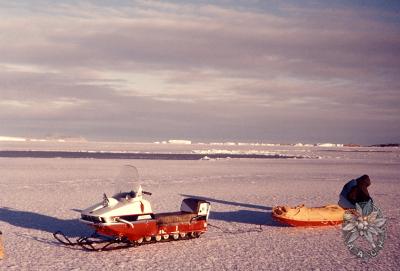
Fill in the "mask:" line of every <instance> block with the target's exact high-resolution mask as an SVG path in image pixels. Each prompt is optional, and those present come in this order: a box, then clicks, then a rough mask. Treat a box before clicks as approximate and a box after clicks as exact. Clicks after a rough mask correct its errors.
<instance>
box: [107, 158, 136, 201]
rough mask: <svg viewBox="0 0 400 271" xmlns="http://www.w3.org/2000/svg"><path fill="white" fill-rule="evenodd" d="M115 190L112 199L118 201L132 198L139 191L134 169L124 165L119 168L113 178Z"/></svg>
mask: <svg viewBox="0 0 400 271" xmlns="http://www.w3.org/2000/svg"><path fill="white" fill-rule="evenodd" d="M114 183H115V190H114V194H113V196H112V197H113V198H115V199H117V200H120V199H124V198H134V197H135V195H136V193H137V192H138V191H139V190H140V183H139V173H138V170H137V169H136V167H134V166H131V165H125V166H123V167H122V168H121V170H120V172H119V174H118V175H117V177H116V178H115V181H114Z"/></svg>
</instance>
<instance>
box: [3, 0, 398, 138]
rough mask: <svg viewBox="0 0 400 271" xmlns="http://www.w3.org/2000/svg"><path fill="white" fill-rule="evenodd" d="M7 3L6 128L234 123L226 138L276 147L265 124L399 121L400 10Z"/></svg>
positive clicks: (178, 127)
mask: <svg viewBox="0 0 400 271" xmlns="http://www.w3.org/2000/svg"><path fill="white" fill-rule="evenodd" d="M2 5H3V8H2V10H3V11H2V12H1V11H0V14H1V15H2V16H4V18H6V19H5V20H4V23H3V24H1V25H0V33H2V34H1V36H0V51H1V52H2V54H1V55H2V56H1V58H0V99H1V101H2V102H1V103H0V105H1V108H0V113H1V114H2V120H3V121H4V122H6V123H11V122H13V121H15V120H18V121H22V119H23V118H27V119H30V120H31V121H32V122H35V120H38V119H40V120H45V121H46V126H47V127H52V122H51V121H56V120H59V121H60V122H62V121H67V122H69V123H71V125H74V126H76V128H75V129H76V130H78V127H79V126H80V125H81V121H82V120H84V121H87V125H93V127H97V128H96V129H97V130H96V129H94V130H93V132H92V134H96V133H98V131H99V129H100V128H98V127H101V126H102V124H101V122H103V121H107V122H108V123H113V125H117V124H118V125H119V126H120V127H119V128H118V129H116V130H119V131H118V132H116V133H124V132H123V131H122V127H126V126H129V125H128V123H129V122H130V120H131V119H134V120H135V124H137V125H139V126H141V127H142V128H141V130H142V131H146V130H151V131H154V135H157V134H163V131H164V132H165V133H173V131H180V132H181V133H185V132H187V131H188V130H192V132H191V134H196V133H197V134H200V133H202V130H208V131H212V130H213V128H214V127H221V125H222V127H225V130H221V131H220V134H221V135H222V134H224V135H229V134H232V133H233V134H235V133H236V134H239V133H240V134H242V136H246V132H239V131H242V130H246V131H248V132H249V134H247V136H249V137H259V138H263V137H265V136H266V135H268V134H269V132H267V131H270V129H269V128H268V127H265V126H273V125H278V126H284V125H286V126H287V127H286V128H285V129H283V130H282V133H283V132H286V133H287V131H288V129H289V128H288V127H290V124H291V123H293V122H294V123H306V124H307V125H306V126H307V127H313V128H314V129H315V127H320V129H319V130H321V131H323V130H324V129H325V128H326V126H325V125H324V123H326V122H327V121H334V116H336V117H340V118H343V119H344V120H343V121H342V122H343V123H344V122H345V123H346V127H347V128H348V127H350V126H351V124H353V125H355V126H356V127H359V126H360V125H362V126H363V127H364V128H365V129H369V130H374V129H375V128H374V127H378V126H379V127H380V125H381V124H382V123H386V124H388V125H389V124H390V125H391V124H392V122H393V119H396V117H394V116H395V115H398V113H400V112H399V109H398V107H397V104H398V102H399V100H400V97H399V96H400V95H399V92H398V89H399V83H398V79H397V77H398V74H399V71H400V62H399V61H398V58H399V55H400V46H399V45H400V28H399V27H398V24H399V22H398V20H397V19H396V17H395V15H396V14H395V11H391V10H390V9H374V8H369V7H367V8H359V7H354V6H346V5H344V6H335V7H331V8H329V9H326V8H324V5H322V4H321V5H316V6H306V8H303V7H301V5H300V4H297V5H296V4H281V3H279V2H273V3H272V4H271V5H272V6H273V7H274V8H273V9H271V10H268V9H267V8H257V6H246V4H243V3H242V5H240V6H233V5H232V3H230V2H229V1H228V2H227V4H201V3H189V2H186V3H185V4H178V3H173V2H169V3H166V2H158V1H135V2H134V3H131V2H129V3H127V2H123V3H121V4H120V5H118V6H117V5H115V6H113V5H110V4H108V5H106V4H104V5H100V4H98V3H95V2H80V3H76V4H70V3H69V2H65V3H62V2H60V3H58V4H54V3H51V2H43V3H42V6H40V8H35V7H32V6H30V5H29V4H26V3H24V2H17V4H13V3H6V4H5V3H3V4H2ZM43 104H46V106H43ZM321 112H322V113H323V114H321ZM78 119H80V120H79V121H78ZM265 119H267V120H265ZM368 121H372V122H373V123H371V122H370V123H368ZM191 122H195V123H196V125H197V126H198V127H199V128H198V129H196V128H194V127H193V125H191V124H190V123H191ZM21 123H22V122H21ZM53 123H54V122H53ZM90 123H91V124H90ZM24 124H26V123H24ZM16 125H17V126H18V123H17V124H16ZM22 126H23V125H22V124H21V125H19V127H22ZM154 126H157V127H159V129H158V130H157V129H154ZM258 126H260V127H258ZM334 126H337V127H339V126H340V125H339V124H334ZM32 127H34V125H32ZM53 127H54V126H53ZM152 127H153V128H152ZM162 127H165V128H162ZM200 127H202V129H200ZM263 127H264V128H263ZM322 127H324V128H322ZM369 127H370V128H369ZM396 127H398V126H396ZM42 128H43V127H40V128H37V129H38V130H39V129H42ZM342 128H343V127H342ZM32 129H34V128H32ZM49 129H50V128H49ZM57 129H62V126H61V125H60V127H57ZM15 130H18V129H17V127H16V128H15ZM100 130H101V129H100ZM156 130H157V131H156ZM214 130H215V129H214ZM289 130H290V129H289ZM325 130H326V129H325ZM167 131H169V132H167ZM399 131H400V129H397V128H396V130H395V132H393V130H391V131H388V133H390V134H391V137H393V135H397V136H398V135H399ZM214 132H215V131H214ZM88 133H89V132H88ZM293 133H294V135H293V137H295V136H296V135H295V132H293ZM110 134H111V132H110ZM127 134H128V133H127ZM127 134H126V135H125V137H128V135H127ZM142 134H143V135H144V134H145V132H142ZM275 137H279V133H276V135H275ZM371 138H372V137H371Z"/></svg>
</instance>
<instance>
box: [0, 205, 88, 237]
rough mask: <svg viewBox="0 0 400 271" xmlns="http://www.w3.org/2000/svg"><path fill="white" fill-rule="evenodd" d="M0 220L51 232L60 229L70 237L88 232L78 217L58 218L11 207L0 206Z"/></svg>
mask: <svg viewBox="0 0 400 271" xmlns="http://www.w3.org/2000/svg"><path fill="white" fill-rule="evenodd" d="M0 220H1V221H4V222H6V223H9V224H11V225H14V226H16V227H21V228H26V229H34V230H39V231H45V232H49V233H53V232H56V231H58V230H59V231H62V232H64V233H65V234H66V235H68V236H70V237H79V236H82V235H85V234H88V233H89V232H90V230H89V229H88V227H85V226H84V225H82V224H81V223H79V221H78V219H66V220H64V219H59V218H56V217H51V216H47V215H43V214H38V213H34V212H28V211H19V210H15V209H12V208H7V207H3V208H0Z"/></svg>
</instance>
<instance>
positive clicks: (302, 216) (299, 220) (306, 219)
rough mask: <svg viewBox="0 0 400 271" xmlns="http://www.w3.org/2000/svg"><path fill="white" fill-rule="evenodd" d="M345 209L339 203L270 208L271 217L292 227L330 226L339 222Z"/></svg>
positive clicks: (341, 220)
mask: <svg viewBox="0 0 400 271" xmlns="http://www.w3.org/2000/svg"><path fill="white" fill-rule="evenodd" d="M344 212H345V210H344V209H343V208H342V207H340V206H339V205H326V206H322V207H305V206H304V204H303V205H298V206H296V207H288V206H277V207H274V208H273V209H272V217H273V218H274V219H275V220H277V221H279V222H281V223H284V224H287V225H289V226H293V227H315V226H331V225H337V224H341V223H342V222H343V215H344Z"/></svg>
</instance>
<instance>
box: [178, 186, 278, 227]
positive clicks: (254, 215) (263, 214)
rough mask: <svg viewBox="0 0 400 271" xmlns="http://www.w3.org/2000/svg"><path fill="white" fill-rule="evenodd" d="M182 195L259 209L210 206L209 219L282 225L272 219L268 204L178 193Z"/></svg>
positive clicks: (274, 225)
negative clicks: (224, 210) (217, 208)
mask: <svg viewBox="0 0 400 271" xmlns="http://www.w3.org/2000/svg"><path fill="white" fill-rule="evenodd" d="M180 195H181V196H183V197H193V198H199V199H203V200H207V201H209V202H211V203H213V202H214V203H220V204H226V205H231V206H238V207H244V208H252V209H259V210H261V211H259V210H237V211H226V212H217V211H213V209H212V208H211V212H210V219H214V220H221V221H226V222H237V223H244V224H256V225H267V226H273V227H284V226H283V225H281V224H280V223H278V222H276V221H275V220H273V219H272V216H271V211H272V207H270V206H263V205H256V204H250V203H242V202H235V201H227V200H221V199H215V198H210V197H203V196H196V195H188V194H180Z"/></svg>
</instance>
